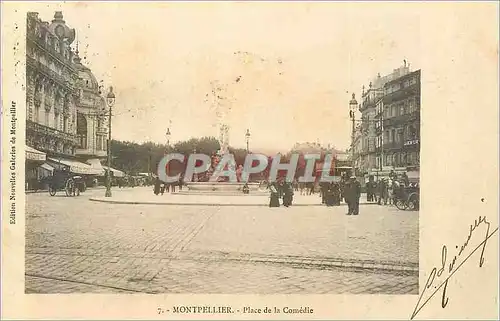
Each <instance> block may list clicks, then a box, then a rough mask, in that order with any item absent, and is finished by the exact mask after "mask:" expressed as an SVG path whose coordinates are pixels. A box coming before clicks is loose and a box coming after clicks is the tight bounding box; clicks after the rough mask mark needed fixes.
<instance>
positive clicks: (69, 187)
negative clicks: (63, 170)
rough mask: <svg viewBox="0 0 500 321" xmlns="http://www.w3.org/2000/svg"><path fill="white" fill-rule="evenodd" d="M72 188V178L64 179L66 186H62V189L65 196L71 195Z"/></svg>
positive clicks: (73, 185) (73, 184)
mask: <svg viewBox="0 0 500 321" xmlns="http://www.w3.org/2000/svg"><path fill="white" fill-rule="evenodd" d="M74 188H75V183H74V181H73V180H72V179H68V180H67V181H66V186H65V188H64V191H65V192H66V196H72V194H73V190H74Z"/></svg>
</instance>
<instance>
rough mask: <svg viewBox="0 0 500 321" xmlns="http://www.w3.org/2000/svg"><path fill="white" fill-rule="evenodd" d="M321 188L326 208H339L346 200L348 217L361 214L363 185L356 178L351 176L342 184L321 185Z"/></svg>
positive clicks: (342, 181)
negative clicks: (360, 203) (360, 204)
mask: <svg viewBox="0 0 500 321" xmlns="http://www.w3.org/2000/svg"><path fill="white" fill-rule="evenodd" d="M320 188H321V199H322V203H323V204H325V205H326V206H337V205H340V202H341V201H342V200H345V202H346V203H347V207H348V210H347V213H346V215H358V214H359V199H360V198H361V184H360V183H359V182H358V180H357V179H356V176H351V177H350V178H349V179H346V178H345V177H343V178H342V179H341V181H340V183H337V182H330V183H326V182H325V183H321V184H320Z"/></svg>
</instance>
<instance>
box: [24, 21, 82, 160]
mask: <svg viewBox="0 0 500 321" xmlns="http://www.w3.org/2000/svg"><path fill="white" fill-rule="evenodd" d="M74 39H75V30H74V29H70V28H69V27H68V26H66V24H65V22H64V20H63V17H62V14H61V13H60V12H58V13H56V15H55V16H54V20H52V23H51V24H49V23H48V22H44V21H41V20H40V19H39V18H38V14H37V13H28V19H27V33H26V80H27V84H26V143H27V145H28V146H31V147H33V148H36V149H38V150H41V151H43V152H47V153H51V154H53V155H67V156H72V155H74V153H75V150H76V146H77V137H76V127H77V119H76V118H77V111H76V104H75V100H76V94H77V90H76V88H75V84H76V80H77V78H78V74H77V71H76V69H75V67H74V64H73V52H72V51H71V48H70V45H71V43H72V42H73V41H74Z"/></svg>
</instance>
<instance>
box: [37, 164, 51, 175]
mask: <svg viewBox="0 0 500 321" xmlns="http://www.w3.org/2000/svg"><path fill="white" fill-rule="evenodd" d="M40 167H41V168H43V169H45V170H46V171H49V172H51V173H53V172H54V167H52V166H50V165H49V164H47V163H43V164H42V165H40Z"/></svg>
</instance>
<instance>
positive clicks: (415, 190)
mask: <svg viewBox="0 0 500 321" xmlns="http://www.w3.org/2000/svg"><path fill="white" fill-rule="evenodd" d="M394 203H395V205H396V207H397V208H398V209H399V210H410V211H418V209H419V207H420V186H419V185H418V183H411V184H410V185H409V186H406V187H402V188H401V189H400V190H399V191H395V194H394Z"/></svg>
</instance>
